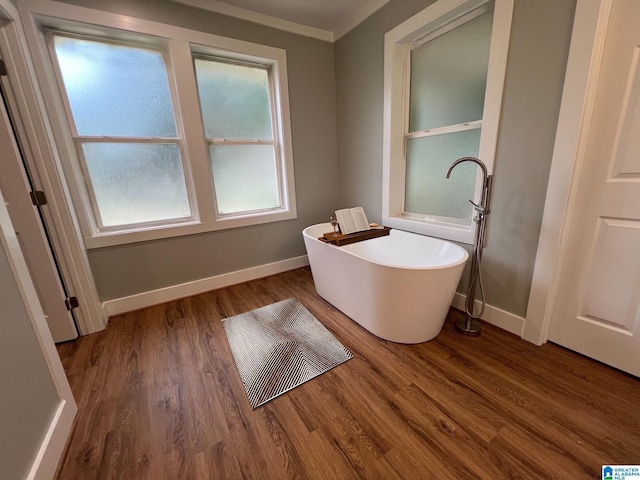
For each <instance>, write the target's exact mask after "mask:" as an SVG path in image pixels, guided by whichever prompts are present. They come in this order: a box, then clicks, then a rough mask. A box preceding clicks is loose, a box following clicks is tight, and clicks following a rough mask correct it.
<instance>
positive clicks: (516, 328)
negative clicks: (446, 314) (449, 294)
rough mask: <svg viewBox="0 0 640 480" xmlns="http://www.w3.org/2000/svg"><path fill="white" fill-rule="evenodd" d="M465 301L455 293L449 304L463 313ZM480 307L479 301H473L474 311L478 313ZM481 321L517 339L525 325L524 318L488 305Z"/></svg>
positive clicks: (465, 298)
mask: <svg viewBox="0 0 640 480" xmlns="http://www.w3.org/2000/svg"><path fill="white" fill-rule="evenodd" d="M466 300H467V296H466V295H463V294H461V293H458V292H456V294H455V296H454V297H453V302H451V306H452V307H455V308H457V309H458V310H462V311H463V312H464V311H465V305H466ZM481 305H482V304H481V303H480V301H479V300H476V301H475V304H474V308H475V309H477V310H476V311H480V308H481ZM482 320H483V321H485V322H487V323H490V324H491V325H494V326H496V327H499V328H502V329H503V330H506V331H507V332H510V333H513V334H514V335H517V336H518V337H520V336H521V335H522V329H523V327H524V324H525V319H524V318H522V317H520V316H518V315H516V314H514V313H510V312H507V311H505V310H502V309H500V308H498V307H494V306H491V305H488V304H487V305H486V306H485V309H484V314H483V315H482Z"/></svg>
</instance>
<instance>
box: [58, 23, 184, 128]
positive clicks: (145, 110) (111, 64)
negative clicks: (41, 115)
mask: <svg viewBox="0 0 640 480" xmlns="http://www.w3.org/2000/svg"><path fill="white" fill-rule="evenodd" d="M54 48H55V53H56V57H57V60H58V65H59V67H60V73H61V74H62V79H63V82H64V88H65V90H66V93H67V98H68V100H69V104H70V106H71V110H72V112H73V119H74V121H75V125H76V129H77V131H78V134H79V135H82V136H115V137H118V136H124V137H175V136H176V125H175V120H174V114H173V106H172V103H171V94H170V91H169V82H168V80H167V70H166V67H165V63H164V59H163V58H162V54H161V53H160V52H158V51H155V50H151V49H147V48H141V47H132V46H123V45H115V44H111V43H106V42H100V41H93V40H85V39H78V38H70V37H65V36H60V35H56V36H55V37H54Z"/></svg>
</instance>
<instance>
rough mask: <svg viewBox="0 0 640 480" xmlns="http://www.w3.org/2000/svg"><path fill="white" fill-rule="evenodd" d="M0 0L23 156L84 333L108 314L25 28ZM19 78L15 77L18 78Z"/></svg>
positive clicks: (1, 36) (0, 37) (1, 35)
mask: <svg viewBox="0 0 640 480" xmlns="http://www.w3.org/2000/svg"><path fill="white" fill-rule="evenodd" d="M0 2H1V3H0V5H2V6H3V7H4V9H5V10H6V11H7V13H8V14H9V15H10V16H11V18H13V19H15V21H13V22H12V23H9V24H8V25H6V26H4V27H3V28H1V29H0V47H2V49H3V54H4V55H5V62H6V64H7V69H8V70H9V79H10V84H11V88H12V92H13V94H14V96H15V103H16V105H14V107H16V112H17V113H18V115H19V117H20V120H21V122H22V124H23V125H24V129H25V133H26V135H25V138H23V139H22V140H23V141H24V142H26V143H27V144H28V150H29V151H30V152H32V155H30V156H29V155H27V159H26V160H27V162H28V163H29V164H30V165H31V166H32V169H33V170H34V173H36V174H37V176H38V178H39V181H40V183H39V186H40V188H41V189H42V190H44V191H45V192H47V200H48V204H47V206H48V208H47V213H48V214H49V216H50V217H49V218H50V219H51V221H50V223H49V227H50V233H51V236H52V241H53V244H54V247H55V249H56V252H57V254H58V259H59V260H60V263H61V268H62V270H63V275H64V277H65V280H66V281H67V283H68V284H69V285H68V286H69V287H70V290H71V292H72V293H73V295H75V296H76V297H77V298H78V300H79V302H80V308H79V309H76V311H75V313H76V320H77V323H78V329H79V333H80V334H81V335H88V334H90V333H94V332H97V331H100V330H102V329H104V327H105V325H106V324H107V319H106V317H105V315H104V312H103V311H102V308H101V307H100V299H99V297H98V292H97V289H96V287H95V283H94V280H93V275H92V273H91V267H90V265H89V259H88V257H87V252H86V249H85V247H84V245H83V242H82V238H81V236H80V235H79V234H78V233H77V230H76V228H75V227H76V225H77V220H76V218H75V215H74V213H73V211H72V210H71V208H70V206H71V203H70V202H71V199H70V196H69V195H68V190H67V187H66V184H65V182H64V179H63V178H62V177H61V175H60V170H59V165H60V163H59V156H58V153H57V150H56V147H55V142H54V140H53V136H52V133H51V123H50V122H49V121H48V120H47V117H46V115H44V111H45V109H44V104H43V100H42V96H41V92H40V89H39V87H38V84H37V81H36V77H35V71H34V66H33V63H32V61H31V56H30V55H29V50H28V46H27V40H26V36H25V32H24V30H23V27H22V25H21V24H20V22H19V21H17V19H18V18H19V13H18V11H17V10H16V9H15V7H14V6H13V5H11V4H10V3H8V2H6V0H0ZM7 3H8V4H7ZM5 4H7V5H6V6H5ZM11 79H14V80H13V81H12V80H11ZM18 79H20V81H17V80H18Z"/></svg>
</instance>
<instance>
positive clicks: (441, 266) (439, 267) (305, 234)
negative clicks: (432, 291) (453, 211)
mask: <svg viewBox="0 0 640 480" xmlns="http://www.w3.org/2000/svg"><path fill="white" fill-rule="evenodd" d="M320 225H326V226H327V228H328V229H331V228H332V227H331V224H330V223H316V224H315V225H309V226H308V227H306V228H305V229H304V230H302V235H303V237H304V238H309V239H311V240H314V241H316V242H318V243H322V244H324V245H327V247H331V248H337V249H340V250H342V251H344V252H345V253H348V254H350V255H353V256H354V257H357V258H361V259H362V260H364V261H366V262H370V263H373V264H375V265H380V266H382V267H386V268H394V269H398V270H442V269H446V268H455V267H457V266H458V265H460V264H464V263H466V262H467V260H468V259H469V252H467V250H466V249H465V248H463V247H461V246H460V245H458V244H456V243H454V242H451V241H449V240H444V239H442V238H438V237H432V236H430V235H423V234H420V233H415V232H408V231H406V230H402V229H399V228H392V229H391V232H390V234H391V233H392V232H393V230H397V231H399V232H403V233H406V234H408V235H416V236H419V237H426V238H429V239H431V240H436V241H438V242H442V243H445V244H449V245H452V246H454V247H455V248H457V249H459V250H461V251H462V254H463V255H462V258H461V259H460V260H458V261H455V262H451V263H444V264H439V265H432V266H411V265H395V264H391V263H385V262H380V261H377V260H373V259H371V258H369V257H365V256H363V255H359V254H357V253H355V252H352V251H350V250H345V249H344V247H349V245H352V244H349V245H342V246H338V245H334V244H331V243H325V242H322V241H320V240H318V237H315V236H313V235H310V234H309V233H308V231H309V230H310V229H312V228H314V227H319V226H320ZM380 238H384V237H378V238H371V239H369V240H363V241H375V240H379V239H380ZM307 253H308V252H307Z"/></svg>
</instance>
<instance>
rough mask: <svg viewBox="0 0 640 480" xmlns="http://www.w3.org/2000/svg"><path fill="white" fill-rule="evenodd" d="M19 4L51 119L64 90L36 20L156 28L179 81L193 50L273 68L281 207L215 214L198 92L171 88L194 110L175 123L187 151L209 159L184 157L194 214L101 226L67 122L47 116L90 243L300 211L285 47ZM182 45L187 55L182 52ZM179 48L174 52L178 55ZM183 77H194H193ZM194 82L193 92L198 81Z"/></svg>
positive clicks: (84, 26) (62, 25) (65, 25)
mask: <svg viewBox="0 0 640 480" xmlns="http://www.w3.org/2000/svg"><path fill="white" fill-rule="evenodd" d="M20 10H21V15H22V19H23V23H24V26H25V33H26V36H27V41H28V42H29V45H30V48H31V49H32V51H33V52H34V65H35V69H36V73H37V75H38V78H39V79H40V82H41V85H42V90H43V100H44V102H45V105H46V107H47V110H48V111H49V112H50V115H51V116H52V117H53V118H55V119H62V118H65V119H66V117H65V110H64V105H63V103H62V102H63V100H62V99H61V95H60V94H59V93H58V84H57V82H56V78H55V72H54V67H53V65H52V63H51V61H50V57H49V52H48V46H47V44H46V41H45V38H44V35H43V34H42V33H41V31H40V26H41V25H46V26H48V27H54V28H59V29H60V30H62V31H72V32H74V31H75V32H80V33H83V32H84V33H88V34H91V31H88V30H90V26H95V27H96V28H97V29H108V30H111V31H119V32H121V33H120V36H121V39H122V40H131V39H135V40H138V38H136V37H138V36H155V37H157V38H158V39H159V42H168V44H169V50H170V51H171V58H172V61H173V62H174V64H173V68H172V69H170V70H169V75H170V76H171V75H174V76H175V77H178V76H181V77H182V78H181V79H180V80H181V81H182V82H184V81H190V82H192V83H193V84H194V86H195V76H194V75H193V74H192V73H191V72H193V66H192V59H191V58H192V52H193V53H206V54H217V55H219V56H226V57H233V58H237V59H244V60H247V61H253V62H256V61H258V62H261V63H264V62H265V60H268V62H269V63H270V65H271V69H272V76H273V82H274V85H276V86H277V87H276V88H273V90H274V91H273V92H272V93H273V104H274V108H275V109H276V110H277V111H276V113H277V115H278V119H279V121H278V122H277V128H278V131H277V132H275V133H276V137H275V138H277V139H279V140H280V144H281V148H282V152H281V154H282V161H281V162H280V165H279V168H281V169H282V177H281V178H282V179H283V181H284V182H283V183H284V184H283V185H281V195H282V209H279V210H275V211H257V212H247V213H246V214H241V215H233V216H220V215H217V214H216V208H215V203H214V202H215V196H214V194H213V182H212V180H211V179H212V175H211V171H210V170H211V168H210V162H209V155H208V151H207V144H206V142H204V141H203V139H204V137H203V127H202V119H201V116H200V104H199V100H198V98H197V94H196V95H189V96H188V97H189V98H185V96H180V93H176V92H175V91H174V92H173V93H174V94H176V95H178V96H179V104H180V109H181V110H182V111H189V112H193V114H187V115H181V114H180V112H176V121H177V125H176V126H177V128H178V130H179V131H182V137H181V138H182V142H183V144H182V145H183V152H184V153H185V154H186V155H187V156H189V158H200V159H206V162H205V161H197V160H196V161H188V162H187V163H188V166H187V169H190V171H191V174H192V180H191V182H192V185H191V187H193V188H192V192H193V195H194V196H195V198H194V199H192V200H196V201H195V202H194V203H193V205H192V206H193V207H194V208H193V218H192V219H191V220H187V221H185V220H184V219H181V220H178V221H176V222H175V223H174V224H169V225H167V224H163V225H152V224H149V225H144V226H134V228H135V230H134V229H131V230H127V229H126V228H123V229H120V230H119V231H107V230H104V231H99V230H98V229H97V226H96V225H95V222H94V220H93V218H92V215H91V214H90V213H88V212H90V211H91V209H92V206H91V202H89V199H88V197H87V194H86V191H85V190H86V189H84V188H81V187H80V184H79V182H81V181H82V172H81V171H80V167H79V166H80V163H79V162H78V161H76V158H77V153H76V149H75V143H74V141H73V139H72V137H71V135H70V132H69V129H68V126H67V125H66V123H67V122H66V121H65V122H59V121H52V122H51V125H52V130H53V134H54V136H55V138H56V140H57V142H58V147H59V149H60V152H61V157H62V158H63V161H62V168H63V171H64V172H65V176H66V177H67V178H69V179H71V178H73V181H69V182H68V185H69V193H70V195H71V198H72V199H73V202H74V205H75V206H76V212H77V216H78V223H79V227H80V230H81V232H82V236H83V238H84V241H85V245H86V247H87V248H88V249H91V248H99V247H106V246H112V245H121V244H126V243H133V242H140V241H146V240H154V239H160V238H168V237H175V236H181V235H189V234H195V233H204V232H209V231H215V230H221V229H227V228H235V227H243V226H248V225H257V224H263V223H268V222H273V221H280V220H289V219H293V218H296V217H297V210H296V203H295V185H294V171H293V147H292V141H291V120H290V115H289V93H288V91H289V89H288V79H287V67H286V65H287V63H286V52H285V51H284V50H282V49H279V48H274V47H269V46H265V45H259V44H254V43H250V42H245V41H241V40H235V39H231V38H226V37H221V36H218V35H213V34H209V33H204V32H198V31H194V30H189V29H185V28H182V27H177V26H173V25H167V24H162V23H157V22H152V21H148V20H144V19H140V18H134V17H129V16H125V15H119V14H113V13H108V12H102V11H97V10H93V9H89V8H85V7H78V6H75V5H69V4H64V3H59V2H55V1H49V0H25V1H24V2H21V5H20ZM79 25H80V26H79ZM70 27H71V29H70ZM187 51H188V52H189V53H188V55H186V52H187ZM176 53H178V54H177V55H176ZM185 77H191V79H190V80H189V79H187V78H185ZM169 83H170V85H172V86H171V88H173V85H175V83H176V79H175V78H169ZM191 90H192V91H193V92H197V89H191ZM194 119H195V120H194ZM62 123H64V125H62ZM192 123H193V125H192ZM186 124H188V125H186ZM187 182H189V179H187ZM188 190H189V188H188Z"/></svg>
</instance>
